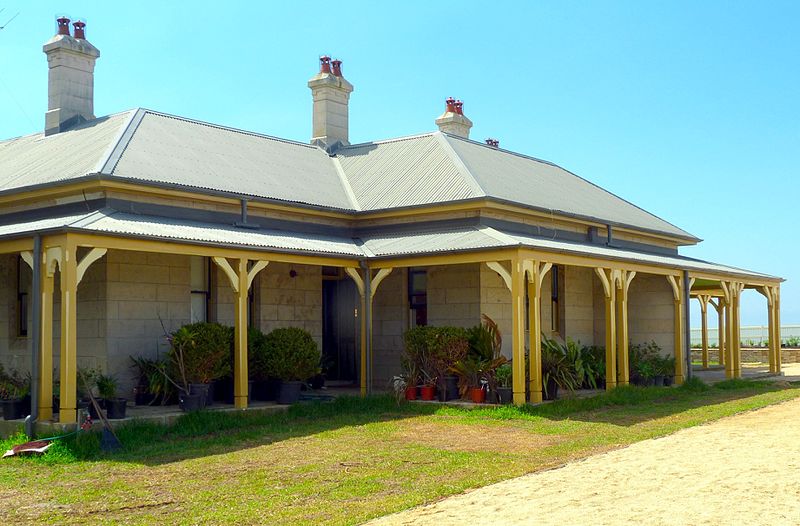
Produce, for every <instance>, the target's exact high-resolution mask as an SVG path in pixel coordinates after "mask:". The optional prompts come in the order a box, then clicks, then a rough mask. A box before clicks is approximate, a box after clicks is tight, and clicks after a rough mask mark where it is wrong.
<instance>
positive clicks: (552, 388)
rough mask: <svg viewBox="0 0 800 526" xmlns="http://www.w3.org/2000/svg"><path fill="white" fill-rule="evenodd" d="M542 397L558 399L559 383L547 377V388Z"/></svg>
mask: <svg viewBox="0 0 800 526" xmlns="http://www.w3.org/2000/svg"><path fill="white" fill-rule="evenodd" d="M542 398H544V399H545V400H556V399H558V384H557V383H556V381H555V380H554V379H553V378H548V379H547V389H546V390H545V392H543V393H542Z"/></svg>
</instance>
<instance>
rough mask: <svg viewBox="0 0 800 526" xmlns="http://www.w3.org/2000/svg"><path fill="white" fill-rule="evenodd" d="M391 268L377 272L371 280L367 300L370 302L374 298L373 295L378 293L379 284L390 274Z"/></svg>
mask: <svg viewBox="0 0 800 526" xmlns="http://www.w3.org/2000/svg"><path fill="white" fill-rule="evenodd" d="M392 270H394V269H391V268H382V269H380V270H378V273H377V274H375V277H374V278H372V281H371V283H370V285H371V289H370V291H369V299H370V301H372V300H373V299H374V298H375V293H376V292H378V287H379V286H380V284H381V282H382V281H383V280H384V279H386V277H388V276H389V274H391V273H392Z"/></svg>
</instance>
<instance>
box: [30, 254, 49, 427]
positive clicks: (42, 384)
mask: <svg viewBox="0 0 800 526" xmlns="http://www.w3.org/2000/svg"><path fill="white" fill-rule="evenodd" d="M41 280H42V290H41V308H42V311H41V315H42V326H41V331H42V332H41V338H42V342H41V350H40V354H39V363H40V372H41V374H40V375H39V420H41V421H43V422H46V421H48V420H52V419H53V288H54V284H53V282H54V280H53V274H52V273H50V272H48V271H47V267H45V266H42V268H41ZM34 352H35V350H34Z"/></svg>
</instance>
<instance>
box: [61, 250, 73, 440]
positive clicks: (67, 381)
mask: <svg viewBox="0 0 800 526" xmlns="http://www.w3.org/2000/svg"><path fill="white" fill-rule="evenodd" d="M61 250H62V260H61V262H60V264H59V269H60V270H61V274H60V280H61V357H60V358H61V360H60V362H61V363H60V369H61V409H60V411H59V420H58V421H59V422H60V423H62V424H73V423H75V422H77V409H76V408H77V400H76V396H75V394H76V390H77V374H78V372H77V371H78V368H77V367H78V334H77V328H78V326H77V306H78V302H77V297H76V296H77V292H78V262H77V254H76V252H77V247H76V246H75V244H74V243H72V242H70V240H69V239H67V243H66V244H65V246H62V247H61Z"/></svg>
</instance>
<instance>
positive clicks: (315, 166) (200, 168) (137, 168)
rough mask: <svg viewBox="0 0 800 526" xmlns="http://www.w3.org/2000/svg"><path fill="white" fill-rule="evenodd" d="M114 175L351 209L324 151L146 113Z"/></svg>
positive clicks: (295, 143) (313, 147) (177, 118)
mask: <svg viewBox="0 0 800 526" xmlns="http://www.w3.org/2000/svg"><path fill="white" fill-rule="evenodd" d="M111 173H112V174H113V175H116V176H120V177H125V178H127V179H138V180H142V181H151V182H159V183H167V184H177V185H182V186H190V187H194V188H201V189H208V190H217V191H225V192H235V193H238V194H244V195H250V196H258V197H265V198H272V199H279V200H282V201H290V202H297V203H305V204H311V205H317V206H324V207H329V208H336V209H342V210H349V209H352V205H351V202H350V200H349V199H348V197H347V193H346V191H345V188H344V187H343V185H342V181H341V180H340V179H339V176H338V174H337V173H336V168H335V167H334V165H333V163H332V162H331V160H330V157H329V156H328V154H327V153H325V152H324V151H323V150H321V149H319V148H317V147H315V146H310V145H308V144H301V143H297V142H291V141H285V140H281V139H276V138H273V137H267V136H264V135H258V134H254V133H247V132H243V131H240V130H234V129H231V128H224V127H220V126H214V125H211V124H206V123H201V122H197V121H192V120H188V119H182V118H179V117H173V116H168V115H164V114H159V113H155V112H151V111H145V114H144V116H143V118H142V120H141V122H140V123H139V124H138V126H137V127H136V131H135V133H133V134H132V137H131V138H130V140H129V141H128V142H127V145H126V146H125V148H124V151H123V152H122V155H121V157H120V159H119V161H118V162H117V163H116V166H115V167H114V168H113V170H112V172H111Z"/></svg>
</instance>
